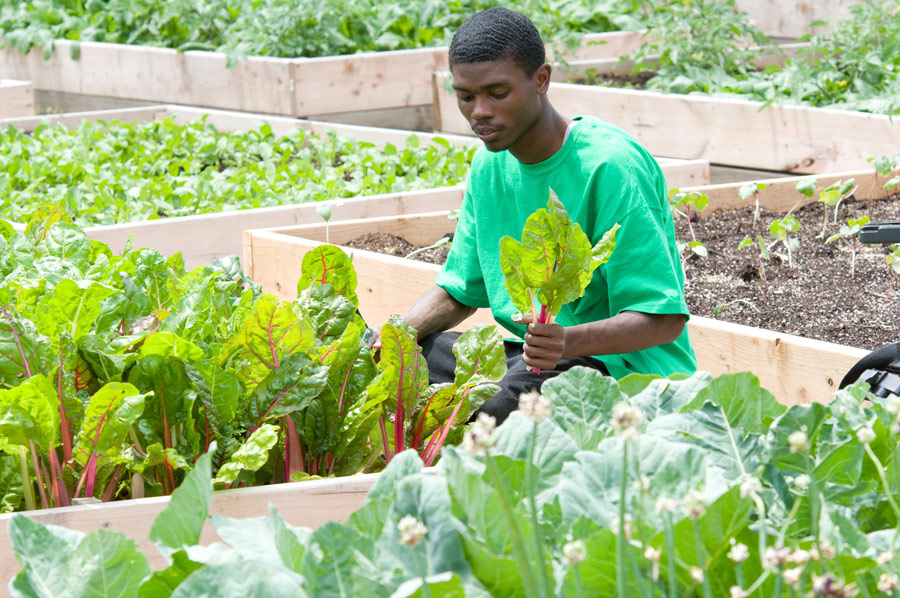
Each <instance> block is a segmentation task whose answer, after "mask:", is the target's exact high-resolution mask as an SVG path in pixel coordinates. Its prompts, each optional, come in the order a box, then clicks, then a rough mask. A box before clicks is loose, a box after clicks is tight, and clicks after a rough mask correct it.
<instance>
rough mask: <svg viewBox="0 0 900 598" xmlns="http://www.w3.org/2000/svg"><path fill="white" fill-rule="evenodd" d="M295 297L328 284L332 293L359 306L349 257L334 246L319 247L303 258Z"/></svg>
mask: <svg viewBox="0 0 900 598" xmlns="http://www.w3.org/2000/svg"><path fill="white" fill-rule="evenodd" d="M301 271H302V274H301V275H300V280H299V281H297V295H301V294H302V293H303V291H304V290H305V289H308V288H309V287H311V286H314V285H324V284H330V285H331V286H332V287H333V288H334V291H335V292H336V293H337V294H339V295H342V296H343V297H345V298H347V300H349V301H350V303H352V304H353V307H354V308H355V307H358V306H359V299H358V298H357V296H356V270H354V268H353V264H352V263H351V262H350V257H349V256H347V254H346V253H344V252H343V250H342V249H341V248H339V247H336V246H334V245H319V246H317V247H315V248H314V249H312V250H310V251H308V252H307V253H306V255H304V256H303V264H302V265H301Z"/></svg>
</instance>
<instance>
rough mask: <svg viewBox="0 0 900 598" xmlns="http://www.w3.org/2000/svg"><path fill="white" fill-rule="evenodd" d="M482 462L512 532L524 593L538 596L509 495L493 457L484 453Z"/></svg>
mask: <svg viewBox="0 0 900 598" xmlns="http://www.w3.org/2000/svg"><path fill="white" fill-rule="evenodd" d="M484 462H485V464H486V465H487V469H488V471H489V472H490V474H491V477H492V478H493V481H494V486H495V487H496V488H497V494H498V496H499V497H500V502H501V504H502V505H503V514H504V516H505V517H506V523H507V524H508V525H509V529H510V532H511V534H512V541H513V551H514V552H515V553H516V561H518V563H519V574H520V575H521V576H522V585H523V586H525V595H526V596H529V597H530V598H534V597H537V596H540V594H538V592H537V590H536V589H535V585H534V576H533V575H532V573H531V567H530V566H529V565H530V564H529V562H528V554H527V553H526V552H525V543H524V542H523V541H522V532H521V530H520V529H519V523H518V522H517V521H516V516H515V513H513V509H512V504H510V501H509V496H507V494H506V488H505V487H504V486H503V479H502V478H501V476H500V471H499V470H498V469H497V464H496V463H494V459H493V458H492V457H491V456H490V455H489V454H486V455H485V456H484Z"/></svg>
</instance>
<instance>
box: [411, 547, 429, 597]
mask: <svg viewBox="0 0 900 598" xmlns="http://www.w3.org/2000/svg"><path fill="white" fill-rule="evenodd" d="M425 547H426V549H427V548H428V544H426V545H425ZM413 552H414V553H415V554H416V565H417V566H418V568H419V575H421V576H422V598H431V590H430V589H429V588H428V582H427V581H426V578H427V577H428V564H427V563H426V564H425V566H424V567H423V566H422V555H420V554H419V549H418V548H413Z"/></svg>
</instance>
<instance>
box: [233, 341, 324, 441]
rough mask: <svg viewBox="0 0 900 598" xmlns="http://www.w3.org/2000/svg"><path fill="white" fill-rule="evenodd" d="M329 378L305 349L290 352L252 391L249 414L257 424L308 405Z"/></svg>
mask: <svg viewBox="0 0 900 598" xmlns="http://www.w3.org/2000/svg"><path fill="white" fill-rule="evenodd" d="M327 382H328V369H327V368H325V367H323V366H320V365H318V364H317V363H316V362H313V361H312V360H310V358H309V357H307V356H306V355H305V354H303V353H294V354H292V355H289V356H287V357H286V358H285V359H283V360H282V361H281V363H280V364H279V365H278V366H277V367H276V368H275V369H274V370H272V372H271V373H269V375H268V376H266V377H265V379H263V380H262V382H261V383H260V384H259V386H257V387H256V388H255V389H254V390H253V393H252V394H251V395H250V399H249V404H248V411H247V415H248V417H249V418H250V420H251V421H254V422H256V423H257V425H258V424H261V423H262V422H264V421H266V420H269V419H273V418H278V417H282V416H284V415H287V414H289V413H293V412H295V411H299V410H301V409H303V408H305V407H306V406H307V405H309V403H310V402H311V401H312V400H313V399H315V398H316V396H318V394H319V393H320V392H322V389H323V388H324V387H325V384H326V383H327Z"/></svg>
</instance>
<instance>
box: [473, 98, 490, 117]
mask: <svg viewBox="0 0 900 598" xmlns="http://www.w3.org/2000/svg"><path fill="white" fill-rule="evenodd" d="M473 102H474V106H473V108H472V118H473V119H474V120H490V119H492V118H493V117H494V111H493V109H492V108H491V104H490V102H489V101H488V97H487V96H486V95H478V96H475V99H474V100H473Z"/></svg>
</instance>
